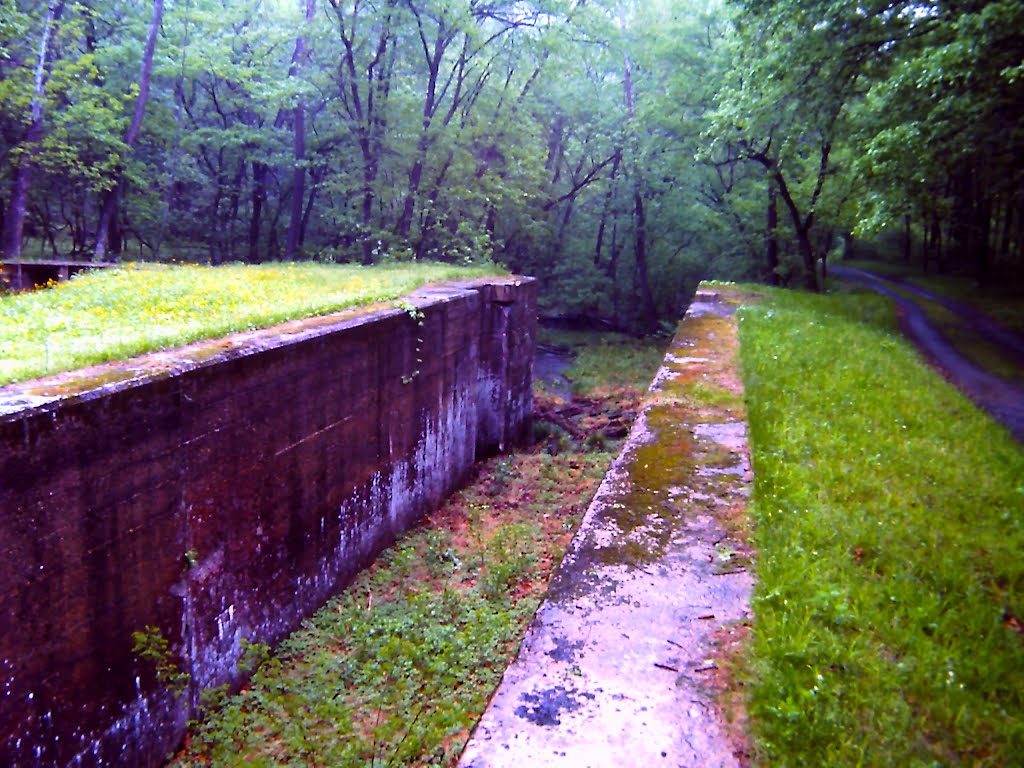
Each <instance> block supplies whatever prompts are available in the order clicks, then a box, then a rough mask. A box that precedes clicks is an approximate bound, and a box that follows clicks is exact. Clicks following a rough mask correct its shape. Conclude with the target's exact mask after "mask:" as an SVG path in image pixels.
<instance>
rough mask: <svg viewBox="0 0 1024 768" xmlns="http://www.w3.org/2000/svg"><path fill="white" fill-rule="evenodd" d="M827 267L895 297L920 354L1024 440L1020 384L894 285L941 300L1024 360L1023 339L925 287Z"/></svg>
mask: <svg viewBox="0 0 1024 768" xmlns="http://www.w3.org/2000/svg"><path fill="white" fill-rule="evenodd" d="M831 273H832V275H833V276H835V277H838V278H840V279H842V280H850V281H853V282H857V283H860V284H862V285H865V286H867V287H868V288H870V289H872V290H874V291H876V292H878V293H880V294H882V295H884V296H888V297H889V298H891V299H893V301H895V302H896V307H897V312H898V314H899V320H900V328H901V329H902V330H903V333H904V335H905V336H907V338H909V339H910V340H911V341H912V342H913V343H914V344H915V346H917V348H918V350H920V352H921V354H923V355H924V356H925V358H926V359H927V360H928V361H929V362H930V363H931V364H932V365H933V366H935V368H937V369H938V370H939V371H940V372H941V373H942V374H943V376H945V377H946V379H948V380H949V381H950V382H951V383H952V384H953V385H954V386H956V387H957V388H958V389H960V391H961V392H963V393H964V394H965V395H967V396H968V397H969V398H971V400H973V401H974V403H975V404H976V405H977V406H978V407H979V408H981V409H982V410H984V411H986V412H987V413H988V414H989V415H990V416H992V418H993V419H995V420H996V421H998V422H999V423H1001V424H1003V425H1004V426H1005V427H1006V428H1007V429H1009V430H1010V432H1011V433H1012V434H1013V436H1014V437H1015V438H1017V440H1018V441H1021V442H1024V389H1022V388H1021V387H1019V386H1016V385H1014V384H1013V383H1011V382H1008V381H1006V380H1005V379H1002V378H1000V377H998V376H994V375H992V374H991V373H989V372H988V371H987V370H985V369H983V368H981V367H979V366H977V365H976V364H974V363H973V362H972V361H970V360H968V359H967V358H966V357H964V356H963V355H962V354H960V352H959V351H957V349H956V348H955V347H954V346H953V345H952V344H950V342H949V340H948V339H947V338H946V337H945V336H944V335H943V334H942V333H941V332H940V331H939V330H938V329H937V328H936V327H935V325H934V324H933V323H932V321H931V319H930V318H929V317H928V315H927V313H926V312H925V311H924V309H922V308H921V306H920V305H919V304H918V303H917V302H916V301H914V300H913V299H911V298H908V297H907V296H905V295H904V294H902V293H900V292H899V290H897V289H900V290H904V291H907V292H910V293H913V294H915V295H917V296H920V297H922V298H925V299H929V300H932V301H937V302H939V303H940V304H942V305H943V306H944V307H946V309H948V310H950V311H951V312H952V313H953V314H954V315H956V317H957V318H958V319H959V321H960V322H961V323H962V324H963V325H964V326H965V327H967V328H970V329H972V330H975V331H977V332H978V333H980V334H982V335H984V336H986V337H987V338H989V339H990V340H991V341H992V342H993V343H996V344H999V345H1000V346H1001V347H1002V348H1003V349H1005V350H1006V351H1007V354H1008V356H1011V357H1018V356H1019V359H1021V360H1024V339H1021V337H1020V336H1018V335H1017V334H1014V333H1012V332H1010V331H1007V330H1006V329H1004V328H1002V327H1000V326H999V325H998V324H996V323H995V322H993V321H992V320H991V319H989V318H988V317H986V316H985V315H983V314H982V313H980V312H978V311H977V310H975V309H973V308H971V307H966V306H965V305H963V304H960V303H958V302H954V301H951V300H949V299H945V298H942V297H939V296H936V295H935V294H933V293H930V292H929V291H926V290H924V289H923V288H918V287H917V286H913V285H910V284H908V283H902V282H897V281H895V280H889V279H887V278H884V277H881V276H879V275H875V274H872V273H871V272H865V271H864V270H860V269H853V268H852V267H841V266H836V267H832V269H831Z"/></svg>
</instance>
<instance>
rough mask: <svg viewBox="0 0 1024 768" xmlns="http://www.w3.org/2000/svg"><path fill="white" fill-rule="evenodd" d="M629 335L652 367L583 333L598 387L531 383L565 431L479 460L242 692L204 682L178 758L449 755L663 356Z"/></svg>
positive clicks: (303, 761) (366, 760)
mask: <svg viewBox="0 0 1024 768" xmlns="http://www.w3.org/2000/svg"><path fill="white" fill-rule="evenodd" d="M593 337H594V335H593V334H591V342H593V341H594V338H593ZM633 343H634V346H639V347H645V348H649V351H648V352H647V353H646V355H644V356H643V357H645V358H646V359H648V360H650V361H651V364H649V365H648V366H647V367H646V368H645V367H644V366H641V365H638V364H637V362H636V359H633V358H630V367H629V369H628V370H625V369H624V368H623V365H624V363H623V361H622V360H621V359H619V358H617V357H615V356H614V350H615V347H614V346H609V345H607V344H605V345H598V346H597V349H598V350H600V349H604V350H606V352H607V354H605V355H601V354H595V353H593V352H592V351H588V350H590V349H591V346H592V344H581V346H580V354H579V358H578V360H577V363H576V365H575V366H574V367H573V368H572V369H571V370H570V371H568V372H567V373H568V375H569V377H570V378H572V379H574V380H577V381H578V380H581V379H585V380H587V381H590V382H591V386H589V387H584V388H583V389H584V391H583V392H582V393H581V394H580V395H579V396H576V397H574V398H573V400H572V401H571V402H568V401H565V400H562V399H561V398H557V397H550V396H547V395H544V394H543V393H542V394H540V395H539V396H538V397H537V401H538V402H537V407H536V411H537V413H538V414H539V417H538V418H539V419H541V420H544V419H547V418H550V419H552V421H547V422H545V423H544V427H545V432H544V433H545V434H547V435H549V436H554V435H556V434H557V435H558V439H557V440H551V439H547V440H544V441H543V443H541V444H538V445H537V446H535V447H534V448H533V449H531V450H528V451H523V452H520V453H516V454H512V455H508V456H503V457H498V458H495V459H491V460H489V461H487V462H483V463H481V464H480V465H478V467H477V470H478V476H477V479H476V481H475V482H473V483H472V484H471V485H470V486H468V487H467V488H465V489H464V490H463V491H461V492H459V493H457V494H455V495H454V496H453V497H452V498H451V499H449V501H448V502H447V503H446V504H445V506H444V507H442V509H440V510H438V511H437V512H435V513H433V514H431V515H429V516H428V517H427V519H425V520H424V521H423V524H422V525H421V526H420V527H418V528H416V529H415V530H413V531H411V532H410V533H409V534H408V535H407V536H406V537H405V538H403V539H402V540H401V541H399V542H398V543H397V544H396V545H395V546H394V547H392V548H391V549H390V550H388V551H387V552H385V553H384V554H383V555H381V557H379V558H378V561H377V562H376V563H375V564H374V565H373V566H372V567H371V568H370V569H368V570H367V571H364V572H363V573H362V574H361V575H360V576H359V577H358V578H357V579H356V581H355V582H354V583H353V584H352V585H350V586H349V587H348V589H346V590H345V592H344V593H343V594H341V595H339V596H338V597H337V598H335V599H334V600H332V601H331V602H330V603H328V604H327V605H326V606H325V607H324V608H322V609H321V610H320V611H319V612H318V613H317V614H316V615H315V616H314V617H313V618H312V619H311V620H309V621H308V622H306V623H305V625H304V627H303V628H302V629H301V630H300V631H298V632H296V633H295V634H294V635H292V637H291V638H289V639H288V640H286V641H285V642H284V643H283V644H282V645H281V646H279V648H278V650H277V653H276V655H274V656H273V657H272V658H269V659H267V660H265V661H264V663H263V664H262V666H261V667H260V669H259V671H258V672H257V673H256V675H255V676H254V678H253V679H252V681H251V684H250V685H248V686H247V687H246V688H245V689H244V690H243V691H242V693H240V694H239V695H237V696H234V697H230V698H225V696H224V695H223V692H222V691H211V692H207V694H206V696H207V698H208V699H210V709H211V713H210V716H209V717H208V718H207V719H206V721H205V722H204V723H203V724H201V725H198V726H197V727H196V728H194V729H193V731H192V733H191V735H190V737H189V740H188V744H187V746H186V749H185V750H184V751H182V752H181V754H179V755H178V756H177V758H176V760H175V762H174V763H173V765H174V766H176V767H177V768H185V767H186V766H206V765H210V766H323V767H324V768H345V767H347V766H385V765H386V766H428V765H429V766H451V765H454V764H455V762H456V761H457V759H458V756H459V754H460V753H461V751H462V748H463V746H464V745H465V742H466V739H467V738H468V736H469V732H470V729H471V728H472V726H473V724H475V722H476V721H477V719H478V718H479V717H480V715H481V714H482V713H483V710H484V708H485V706H486V704H487V701H488V699H489V697H490V696H491V694H492V692H493V690H494V688H495V686H496V685H497V683H498V681H499V680H500V678H501V675H502V674H503V673H504V671H505V668H506V666H507V665H508V663H509V661H510V660H511V658H512V656H513V655H514V654H515V652H516V649H517V647H518V645H519V641H520V638H521V636H522V634H523V632H524V631H525V629H526V626H527V624H528V623H529V621H530V619H531V618H532V616H533V613H534V611H535V609H536V607H537V605H538V603H539V601H540V599H541V598H542V597H543V594H544V591H545V590H546V587H547V583H548V580H549V579H550V577H551V575H552V573H553V571H554V569H555V567H556V566H557V565H558V563H559V562H560V561H561V559H562V556H563V554H564V551H565V548H566V546H567V545H568V543H569V541H570V540H571V538H572V536H573V534H574V533H575V531H576V528H577V527H578V525H579V522H580V519H581V518H582V516H583V513H584V512H585V510H586V508H587V506H588V505H589V503H590V499H591V498H592V496H593V495H594V493H595V492H596V490H597V487H598V485H599V484H600V482H601V479H602V478H603V476H604V473H605V470H606V469H607V467H608V465H609V464H610V463H611V460H612V458H613V452H614V451H615V450H617V448H618V442H617V437H622V436H624V433H625V429H627V428H628V426H629V422H631V421H632V418H633V417H634V416H635V412H636V410H637V408H638V406H639V400H640V396H641V394H642V391H643V389H644V388H646V386H647V384H648V383H649V381H650V380H651V379H652V378H653V376H654V372H655V370H656V368H657V364H658V363H659V362H660V360H661V356H662V354H663V346H664V344H663V343H658V344H657V345H655V344H650V343H645V342H636V341H634V342H633ZM655 347H657V349H658V350H660V351H656V350H655ZM599 390H600V391H599ZM602 392H603V394H602ZM542 446H543V447H546V448H548V449H549V450H552V451H553V452H555V453H557V455H551V453H549V452H547V451H545V450H541V448H542ZM588 449H589V450H588ZM255 650H256V651H258V652H259V653H257V654H256V655H263V654H264V653H265V650H266V649H263V648H258V649H255Z"/></svg>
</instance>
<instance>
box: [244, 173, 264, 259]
mask: <svg viewBox="0 0 1024 768" xmlns="http://www.w3.org/2000/svg"><path fill="white" fill-rule="evenodd" d="M266 202H267V166H266V165H264V164H263V163H259V162H254V163H253V164H252V212H251V214H250V216H249V249H248V252H247V253H246V261H248V262H249V263H250V264H256V263H257V262H258V261H259V260H260V255H259V245H260V217H261V216H262V214H263V205H264V203H266Z"/></svg>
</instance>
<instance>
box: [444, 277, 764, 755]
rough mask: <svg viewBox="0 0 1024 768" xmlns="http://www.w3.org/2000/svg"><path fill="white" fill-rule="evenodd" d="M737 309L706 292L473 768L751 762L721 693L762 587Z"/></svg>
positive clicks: (498, 698) (482, 738) (541, 617)
mask: <svg viewBox="0 0 1024 768" xmlns="http://www.w3.org/2000/svg"><path fill="white" fill-rule="evenodd" d="M733 304H734V301H733V299H732V297H731V294H730V289H728V288H727V287H721V288H718V287H716V288H714V289H704V290H702V291H699V292H698V293H697V296H696V297H695V300H694V302H693V304H692V305H691V306H690V309H689V311H688V312H687V313H686V316H685V318H684V319H683V321H682V323H681V324H680V326H679V330H678V333H677V335H676V337H675V339H674V340H673V342H672V345H671V347H670V349H669V353H668V355H667V356H666V358H665V362H664V364H663V366H662V368H661V370H660V371H659V373H658V375H657V377H656V379H655V382H654V383H653V384H652V386H651V389H650V390H649V392H648V395H647V398H646V401H645V405H644V407H643V410H642V414H641V415H640V417H639V418H638V420H637V422H636V423H635V425H634V427H633V431H632V433H631V434H630V436H629V438H628V440H627V443H626V445H625V447H624V448H623V451H622V454H621V455H620V456H619V457H618V459H617V460H616V461H615V462H614V464H613V465H612V468H611V470H610V471H609V473H608V475H607V477H606V478H605V480H604V482H603V484H602V486H601V488H600V490H599V491H598V493H597V495H596V497H595V499H594V501H593V503H592V505H591V507H590V509H589V510H588V512H587V514H586V516H585V518H584V520H583V523H582V526H581V528H580V530H579V532H578V534H577V536H576V537H575V539H574V540H573V544H572V546H571V547H570V551H569V553H568V554H567V555H566V558H565V560H564V561H563V563H562V565H561V567H560V569H559V572H558V574H557V575H556V577H555V580H554V581H553V582H552V587H551V590H550V592H549V595H548V597H547V599H546V600H545V602H544V603H543V605H542V606H541V608H540V610H539V611H538V613H537V616H536V618H535V620H534V622H533V624H532V625H531V628H530V630H529V632H528V633H527V635H526V638H525V640H524V642H523V645H522V647H521V648H520V652H519V656H518V658H517V659H516V661H515V662H514V663H513V664H512V665H511V667H510V668H509V669H508V670H507V672H506V674H505V676H504V678H503V680H502V683H501V685H500V687H499V688H498V691H497V692H496V694H495V695H494V697H493V699H492V700H491V703H490V705H489V707H488V709H487V711H486V713H485V714H484V716H483V718H482V720H481V721H480V723H479V724H478V726H477V728H476V730H475V731H474V733H473V736H472V738H471V740H470V742H469V744H468V745H467V747H466V749H465V751H464V753H463V755H462V759H461V761H460V763H459V765H460V766H462V768H498V767H499V766H510V767H514V768H523V766H547V765H554V766H559V765H561V766H573V767H574V768H576V767H579V768H586V767H588V766H589V767H591V768H597V767H598V766H608V768H612V767H613V766H614V767H615V768H621V766H659V765H664V766H692V767H695V768H696V767H698V766H700V767H702V768H704V767H707V766H735V765H739V764H740V759H741V756H742V752H743V745H742V744H741V743H738V742H734V741H732V740H731V738H730V734H729V732H728V729H727V728H726V727H725V725H724V722H723V717H722V714H721V712H720V710H719V708H718V706H717V704H716V700H715V696H714V692H713V690H712V678H713V676H714V674H715V673H716V671H717V668H718V663H717V661H716V659H717V656H718V654H719V651H720V649H719V647H718V645H717V644H716V635H719V636H720V633H723V631H726V630H725V628H728V627H734V628H735V627H736V626H737V625H739V624H742V623H743V622H745V620H746V618H747V614H748V610H749V607H748V606H749V594H750V588H751V585H752V576H751V574H750V573H749V572H748V569H747V566H748V564H749V550H748V548H747V546H746V544H745V541H744V536H743V533H744V530H745V526H744V523H745V516H744V509H745V500H746V497H747V495H748V493H749V485H750V481H751V471H750V463H749V454H748V451H747V447H746V430H745V421H744V411H743V405H742V398H741V390H740V384H739V379H738V377H737V376H736V374H735V370H734V367H735V361H734V352H735V347H736V342H735V323H734V320H733V318H732V317H731V311H732V309H733Z"/></svg>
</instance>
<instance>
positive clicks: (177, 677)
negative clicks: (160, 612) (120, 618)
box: [132, 626, 191, 696]
mask: <svg viewBox="0 0 1024 768" xmlns="http://www.w3.org/2000/svg"><path fill="white" fill-rule="evenodd" d="M132 653H134V654H135V655H136V656H138V657H139V658H140V659H141V660H142V661H144V662H146V664H148V665H150V666H151V667H152V668H153V671H154V673H155V674H156V679H157V681H158V682H159V683H160V684H162V685H163V686H165V687H166V688H167V690H169V691H171V692H172V693H173V694H174V695H175V696H180V695H181V694H182V693H184V692H185V689H186V688H187V687H188V682H189V680H190V679H191V675H189V673H188V672H183V671H182V670H181V668H180V667H178V664H177V662H175V661H174V658H173V656H172V655H171V650H170V645H169V644H168V642H167V638H166V637H164V634H163V632H161V631H160V628H159V627H153V626H147V627H146V628H145V629H144V630H143V631H141V632H132Z"/></svg>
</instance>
